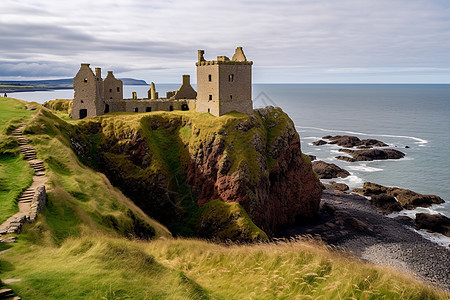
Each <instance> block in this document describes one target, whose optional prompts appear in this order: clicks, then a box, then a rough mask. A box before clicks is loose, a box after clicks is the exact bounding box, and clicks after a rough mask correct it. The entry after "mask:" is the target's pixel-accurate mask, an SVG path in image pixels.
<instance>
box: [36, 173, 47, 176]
mask: <svg viewBox="0 0 450 300" xmlns="http://www.w3.org/2000/svg"><path fill="white" fill-rule="evenodd" d="M34 175H36V176H45V172H37V173H35V174H34Z"/></svg>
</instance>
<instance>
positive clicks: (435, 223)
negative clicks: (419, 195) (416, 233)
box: [415, 213, 450, 237]
mask: <svg viewBox="0 0 450 300" xmlns="http://www.w3.org/2000/svg"><path fill="white" fill-rule="evenodd" d="M415 227H416V228H417V229H428V230H431V231H433V232H438V233H441V234H443V235H445V236H448V237H450V218H447V217H446V216H444V215H441V214H426V213H418V214H416V225H415Z"/></svg>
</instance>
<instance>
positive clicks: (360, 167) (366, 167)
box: [347, 164, 383, 172]
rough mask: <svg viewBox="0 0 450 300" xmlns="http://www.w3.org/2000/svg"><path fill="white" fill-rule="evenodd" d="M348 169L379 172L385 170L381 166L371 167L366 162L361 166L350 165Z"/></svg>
mask: <svg viewBox="0 0 450 300" xmlns="http://www.w3.org/2000/svg"><path fill="white" fill-rule="evenodd" d="M347 169H349V170H352V171H359V172H379V171H383V169H381V168H375V167H369V166H367V165H366V164H361V165H359V166H348V167H347Z"/></svg>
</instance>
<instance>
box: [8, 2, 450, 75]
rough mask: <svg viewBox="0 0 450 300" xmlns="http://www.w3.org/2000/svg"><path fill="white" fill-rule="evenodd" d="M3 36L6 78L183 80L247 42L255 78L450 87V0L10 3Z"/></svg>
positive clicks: (246, 49) (229, 54)
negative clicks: (202, 63)
mask: <svg viewBox="0 0 450 300" xmlns="http://www.w3.org/2000/svg"><path fill="white" fill-rule="evenodd" d="M0 43H1V45H0V79H3V80H4V79H16V78H19V77H32V78H37V77H44V78H60V77H72V76H73V75H74V74H75V73H76V71H77V70H78V68H79V64H80V63H81V62H88V63H91V65H92V67H94V66H100V67H102V68H103V70H105V71H106V69H108V70H114V71H115V73H116V74H117V75H118V76H119V77H135V78H139V79H145V80H147V81H155V82H160V83H163V82H178V81H180V77H181V74H191V75H193V77H194V78H195V64H194V63H195V60H196V58H197V50H198V49H204V50H205V51H206V53H205V57H206V59H214V58H215V57H216V56H217V55H227V56H230V57H231V56H232V55H233V52H234V49H235V47H236V46H243V47H244V51H245V53H246V55H247V58H248V59H250V60H253V61H254V81H255V82H430V83H433V82H436V83H450V1H447V0H423V1H422V0H371V1H369V0H340V1H336V0H297V1H287V0H284V1H283V0H281V1H265V0H260V1H253V0H248V1H235V0H231V1H226V2H225V1H204V2H203V1H194V0H184V1H178V0H175V1H167V0H164V1H159V0H157V1H140V0H128V1H118V0H96V1H91V0H89V1H88V0H77V1H64V0H39V1H35V0H1V1H0ZM24 79H25V78H24Z"/></svg>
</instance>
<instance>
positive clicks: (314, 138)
mask: <svg viewBox="0 0 450 300" xmlns="http://www.w3.org/2000/svg"><path fill="white" fill-rule="evenodd" d="M320 139H321V138H320V137H317V136H304V137H302V140H320Z"/></svg>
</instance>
